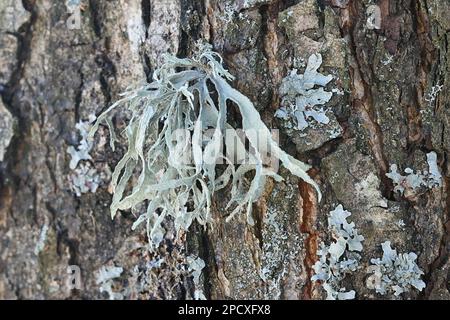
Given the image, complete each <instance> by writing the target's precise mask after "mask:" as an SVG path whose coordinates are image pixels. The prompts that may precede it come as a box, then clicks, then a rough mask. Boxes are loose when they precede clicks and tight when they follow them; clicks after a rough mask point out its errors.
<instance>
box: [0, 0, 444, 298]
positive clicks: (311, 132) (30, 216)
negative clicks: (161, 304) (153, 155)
mask: <svg viewBox="0 0 450 320" xmlns="http://www.w3.org/2000/svg"><path fill="white" fill-rule="evenodd" d="M373 4H376V5H377V6H378V8H379V9H380V16H379V19H378V17H376V19H375V20H374V21H369V22H368V18H369V16H370V14H368V11H367V8H368V7H369V6H370V5H373ZM377 19H378V20H377ZM373 23H374V24H375V25H373ZM0 27H1V29H0V93H1V100H0V298H2V299H80V298H81V299H104V298H125V299H192V298H194V295H195V291H201V292H202V293H203V294H204V295H205V296H206V298H208V299H219V298H232V299H322V298H324V297H325V295H324V292H323V290H322V287H321V286H320V284H319V283H312V282H311V280H310V278H311V276H312V275H313V270H312V266H313V264H314V263H315V261H317V255H316V251H317V248H318V245H319V243H320V242H321V241H328V240H329V239H330V235H329V234H328V232H327V217H328V214H329V212H330V211H331V210H333V209H334V208H335V207H336V205H338V204H342V205H343V207H344V208H345V209H347V210H349V211H351V212H352V221H354V222H355V224H356V227H357V228H358V230H359V231H360V233H361V234H362V235H364V237H365V241H364V251H363V254H362V262H361V264H362V266H363V268H361V269H360V270H358V271H356V272H355V273H354V274H352V275H350V276H348V277H346V279H345V287H346V288H347V289H350V288H352V289H354V290H355V291H356V292H357V298H358V299H380V298H386V297H385V296H381V295H379V294H376V293H375V292H374V291H373V290H369V289H368V288H367V286H366V279H367V276H368V274H367V273H366V271H365V270H366V267H367V266H368V265H369V263H370V259H371V258H375V257H380V256H381V254H382V252H381V248H380V244H381V243H382V242H384V241H386V240H390V241H391V242H392V243H393V246H394V247H395V248H396V249H397V250H398V251H399V252H410V251H414V252H416V253H417V255H418V265H419V266H420V268H421V269H422V270H423V271H424V272H425V274H424V276H423V280H424V281H425V283H426V288H425V290H423V291H422V292H418V291H414V290H413V291H410V292H408V293H406V294H403V295H402V296H401V297H400V298H403V299H449V298H450V292H449V277H450V273H449V272H450V261H449V249H450V246H449V240H450V238H449V236H450V233H449V231H450V222H449V211H448V210H449V209H448V205H449V204H450V191H449V185H450V175H449V169H450V167H449V163H448V154H449V153H448V152H449V151H450V135H449V130H450V112H449V110H450V107H449V102H450V93H449V92H450V90H448V88H449V87H450V76H449V75H450V73H449V70H450V51H449V47H448V35H449V32H450V3H449V2H448V1H447V0H417V1H414V0H378V1H369V0H362V1H356V0H317V1H316V0H247V1H243V0H227V1H218V0H139V1H138V0H129V1H126V0H114V1H106V0H98V1H94V0H74V1H56V2H55V1H50V0H23V1H22V2H20V1H14V0H6V1H2V3H1V4H0ZM199 39H202V40H204V41H207V42H209V43H211V44H212V45H213V47H214V50H215V51H217V52H218V53H220V54H221V55H222V56H223V58H224V64H225V65H226V67H227V68H228V70H229V71H230V72H231V73H232V74H233V75H234V76H236V79H235V80H234V82H233V86H234V87H235V88H237V89H238V90H240V91H241V92H242V93H244V94H245V95H246V96H248V97H249V98H250V100H252V102H253V103H254V104H255V106H256V107H257V109H258V111H259V112H260V113H261V116H262V119H263V120H264V122H265V123H266V125H267V126H268V127H269V128H278V129H280V133H281V134H280V144H281V146H282V147H283V148H284V149H285V150H287V152H289V153H290V154H291V155H293V156H295V157H296V158H298V159H300V160H302V161H305V162H307V163H310V164H311V165H312V166H313V169H311V170H310V174H311V175H312V176H313V177H314V179H315V181H317V182H318V183H319V185H320V188H321V190H322V193H323V199H322V201H321V202H318V199H317V194H316V193H315V191H314V190H313V189H312V187H311V186H309V185H308V184H306V183H304V182H303V181H301V180H299V179H297V178H296V177H294V176H292V175H290V174H289V173H288V172H287V171H285V170H281V175H282V176H283V177H284V178H285V181H284V182H281V183H276V182H274V181H269V182H268V183H267V185H266V189H265V192H264V196H263V197H262V198H261V199H260V200H259V201H258V202H257V203H255V204H254V212H255V214H254V215H255V220H256V224H255V225H254V226H249V225H248V224H247V223H246V217H245V215H238V216H236V217H235V218H234V219H233V220H232V221H230V222H225V216H226V215H227V214H229V212H228V210H227V209H225V205H226V203H227V199H228V197H229V192H227V191H226V192H223V193H220V194H216V195H215V198H214V223H213V228H206V229H204V228H203V227H200V226H198V225H194V226H192V227H191V230H190V231H189V232H187V233H186V234H182V235H176V234H175V232H174V230H173V229H174V228H173V225H172V223H171V222H170V221H168V222H167V223H166V224H165V228H166V229H167V235H166V237H165V240H164V242H163V244H162V245H161V247H160V248H159V250H158V251H157V252H154V253H151V252H149V251H148V248H147V247H146V244H147V239H146V237H145V230H142V229H138V230H136V231H132V230H131V225H132V224H133V222H134V220H135V218H136V214H137V212H121V213H120V214H119V215H118V216H117V217H116V218H115V219H114V220H111V218H110V214H109V204H110V202H111V190H110V188H109V187H108V186H109V182H110V181H109V179H110V174H109V173H110V171H111V170H112V169H113V168H114V167H115V165H116V164H117V162H118V160H119V159H120V157H121V155H122V154H123V152H124V150H125V148H126V146H125V145H124V144H122V145H119V146H118V150H116V151H115V152H113V151H112V150H111V149H110V147H109V145H108V144H105V143H102V141H103V140H104V139H106V138H107V137H108V136H109V133H108V131H107V130H106V128H102V129H101V132H100V134H99V136H100V138H99V137H97V139H96V142H95V146H94V149H93V150H92V152H91V156H92V160H83V161H82V163H89V165H91V166H92V168H93V169H94V170H95V171H96V172H97V173H98V175H99V177H100V178H101V182H100V187H99V188H98V189H97V190H96V192H87V193H82V194H81V196H77V195H76V194H75V192H74V188H73V185H72V184H73V179H72V178H71V175H72V174H73V170H72V169H71V168H70V167H69V163H70V160H71V158H70V155H69V154H68V152H67V148H68V147H69V146H75V147H76V146H77V145H78V143H79V140H80V137H79V135H78V131H77V129H76V127H75V125H76V124H77V123H78V122H80V121H86V120H87V119H88V118H89V116H90V115H91V114H96V115H98V114H99V113H100V112H101V111H102V110H104V109H105V108H106V107H107V106H109V105H110V104H111V103H113V102H114V101H115V100H116V99H117V98H118V97H119V94H120V93H121V92H123V91H124V90H125V89H126V88H127V87H128V86H130V85H133V84H136V83H138V82H140V81H147V80H148V81H151V79H152V73H153V71H154V70H155V69H156V68H157V67H158V66H159V65H160V64H161V61H162V54H163V53H165V52H170V53H173V54H177V55H178V56H181V57H183V56H189V55H190V54H191V53H192V52H193V50H194V47H195V42H196V41H197V40H199ZM317 52H319V53H321V54H322V56H323V64H322V67H321V72H322V73H324V74H332V75H333V76H334V80H333V81H332V84H331V86H332V87H333V88H335V89H337V90H338V91H339V92H342V94H334V95H333V98H332V100H331V101H330V102H329V103H328V104H327V108H328V109H329V110H330V124H329V125H325V126H322V127H314V128H309V129H307V131H306V136H303V135H300V134H299V132H297V131H293V130H291V129H289V128H287V127H286V126H285V125H284V124H283V122H282V121H280V120H279V119H277V118H275V117H274V113H275V111H276V110H277V109H278V108H279V106H280V102H281V97H280V93H279V87H280V84H281V81H282V79H283V78H284V77H285V76H286V75H287V74H288V73H289V72H290V70H292V69H293V68H299V69H301V68H302V67H304V64H303V62H304V61H307V59H308V57H309V56H310V55H311V54H313V53H317ZM440 86H442V87H440ZM439 88H441V90H440V91H439ZM230 117H237V116H236V114H234V113H233V111H232V110H230ZM126 119H127V115H126V114H125V113H119V114H118V115H117V116H116V117H115V119H114V124H115V126H116V127H117V129H118V130H120V129H121V128H123V125H124V121H126ZM236 119H237V118H236ZM336 128H337V129H339V130H338V131H339V134H337V135H331V134H330V130H332V129H333V130H334V129H336ZM102 139H103V140H102ZM432 151H434V152H436V153H437V155H438V166H439V170H440V172H441V173H442V176H443V181H442V184H441V186H439V187H434V188H429V189H426V190H421V191H420V192H417V193H415V194H413V195H409V194H406V193H405V194H404V195H403V196H402V195H400V194H399V193H398V192H394V187H395V186H394V184H393V183H392V180H390V179H389V178H388V177H386V173H388V172H389V171H390V166H391V165H392V164H396V165H397V166H398V167H399V171H400V170H402V171H403V170H404V169H406V168H412V169H414V170H415V171H416V170H426V169H427V168H428V167H427V158H426V154H427V153H429V152H432ZM228 191H229V190H228ZM399 220H403V222H404V223H405V226H400V225H399V223H398V221H399ZM187 256H196V257H197V256H198V257H200V258H201V259H202V260H204V261H205V264H206V266H205V268H204V269H203V270H202V273H201V276H200V282H199V283H196V282H195V281H194V279H193V277H192V272H191V271H190V270H189V268H188V267H187V263H186V257H187ZM74 265H76V266H78V267H79V268H80V271H81V284H80V287H78V288H77V289H71V287H70V285H69V286H68V283H67V281H68V280H67V279H68V278H70V277H71V275H70V274H68V266H74ZM114 266H115V267H116V268H122V269H121V272H120V275H119V276H117V277H113V278H111V279H107V280H105V281H103V282H102V281H101V280H99V277H100V273H99V272H100V271H101V270H102V269H103V270H104V268H105V267H110V268H111V267H114ZM105 287H107V288H106V289H105ZM388 297H389V298H393V299H394V298H396V297H394V296H388Z"/></svg>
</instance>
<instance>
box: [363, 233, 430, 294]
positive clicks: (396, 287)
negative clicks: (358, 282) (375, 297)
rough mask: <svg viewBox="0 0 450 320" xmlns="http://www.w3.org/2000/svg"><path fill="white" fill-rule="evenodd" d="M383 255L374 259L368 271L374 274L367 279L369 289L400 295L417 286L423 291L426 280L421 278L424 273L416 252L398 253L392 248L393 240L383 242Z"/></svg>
mask: <svg viewBox="0 0 450 320" xmlns="http://www.w3.org/2000/svg"><path fill="white" fill-rule="evenodd" d="M381 247H382V249H383V256H382V258H381V259H379V258H377V259H372V260H371V262H372V265H371V266H370V267H369V268H368V270H367V271H368V272H370V273H372V275H371V276H370V277H369V278H368V279H367V286H368V288H369V289H375V291H376V292H377V293H380V294H383V295H384V294H387V293H393V294H394V295H395V296H399V295H401V294H402V293H404V292H408V291H410V289H411V288H416V289H417V290H419V291H422V290H423V289H424V288H425V282H423V281H422V280H421V276H422V275H423V274H424V273H423V271H422V270H420V268H419V266H418V265H417V264H416V259H417V255H416V254H415V253H414V252H410V253H400V254H397V251H396V250H395V249H392V248H391V242H390V241H386V242H384V243H382V244H381Z"/></svg>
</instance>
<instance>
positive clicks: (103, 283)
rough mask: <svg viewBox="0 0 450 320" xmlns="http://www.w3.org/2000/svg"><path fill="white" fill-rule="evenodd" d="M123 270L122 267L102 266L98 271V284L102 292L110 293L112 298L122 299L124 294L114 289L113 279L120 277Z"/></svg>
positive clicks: (109, 295)
mask: <svg viewBox="0 0 450 320" xmlns="http://www.w3.org/2000/svg"><path fill="white" fill-rule="evenodd" d="M122 272H123V268H122V267H116V266H102V267H101V268H100V269H99V270H98V271H97V273H96V280H95V282H96V284H97V285H100V292H102V293H103V292H106V293H108V297H109V299H110V300H122V299H123V294H122V293H120V292H115V291H114V290H113V285H114V282H113V280H114V279H116V278H119V277H120V275H121V274H122Z"/></svg>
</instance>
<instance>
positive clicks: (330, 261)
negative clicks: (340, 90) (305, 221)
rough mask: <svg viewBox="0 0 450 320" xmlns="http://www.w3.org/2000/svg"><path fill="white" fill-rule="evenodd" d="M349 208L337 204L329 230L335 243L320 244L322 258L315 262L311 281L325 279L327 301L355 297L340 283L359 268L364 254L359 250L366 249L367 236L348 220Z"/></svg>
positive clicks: (323, 282)
mask: <svg viewBox="0 0 450 320" xmlns="http://www.w3.org/2000/svg"><path fill="white" fill-rule="evenodd" d="M350 215H351V213H350V212H349V211H346V210H344V209H343V207H342V205H338V206H337V207H336V209H334V210H333V211H331V212H330V216H329V218H328V230H329V231H330V233H331V235H332V237H333V239H334V242H333V243H331V244H330V245H328V246H327V245H325V244H324V243H321V244H320V248H319V249H318V251H317V255H318V256H319V260H318V261H317V262H316V263H315V264H314V266H313V269H314V272H315V275H314V276H312V278H311V280H312V281H318V280H320V281H322V286H323V288H324V289H325V291H326V292H327V300H336V299H337V300H348V299H354V298H355V294H356V293H355V291H354V290H350V291H346V289H345V288H341V285H340V282H341V281H342V280H343V279H344V277H345V276H346V275H347V274H349V273H351V272H353V271H356V270H357V268H358V266H359V261H360V259H361V256H360V254H359V253H358V252H361V251H362V249H363V246H362V241H363V240H364V237H363V236H361V235H359V234H358V230H357V229H355V224H354V223H353V222H351V223H348V222H347V218H348V217H349V216H350Z"/></svg>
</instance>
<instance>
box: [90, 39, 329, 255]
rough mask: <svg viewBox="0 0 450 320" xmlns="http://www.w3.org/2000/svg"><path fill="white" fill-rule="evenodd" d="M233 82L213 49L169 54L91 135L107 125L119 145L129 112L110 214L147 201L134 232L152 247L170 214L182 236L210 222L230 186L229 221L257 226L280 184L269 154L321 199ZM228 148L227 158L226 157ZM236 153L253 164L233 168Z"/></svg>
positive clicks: (300, 165)
mask: <svg viewBox="0 0 450 320" xmlns="http://www.w3.org/2000/svg"><path fill="white" fill-rule="evenodd" d="M232 79H233V76H232V75H231V74H230V73H229V72H228V71H227V70H225V69H224V68H223V66H222V58H221V57H220V55H218V54H217V53H215V52H213V51H212V50H211V46H210V45H203V44H199V45H198V51H197V52H196V53H195V54H194V56H193V57H192V58H184V59H180V58H176V57H174V56H171V55H166V56H165V62H164V63H163V65H162V66H161V67H160V68H159V69H157V70H156V71H155V72H154V77H153V80H154V81H153V82H152V83H150V84H144V85H142V86H140V87H139V88H137V89H130V90H129V91H127V92H125V93H124V94H123V98H122V99H120V100H119V101H117V102H116V103H114V104H113V105H112V106H111V107H110V108H109V109H108V110H107V111H105V112H104V113H103V114H101V115H100V116H99V117H98V119H97V122H96V123H95V124H94V126H93V128H92V131H91V134H90V135H91V137H92V136H93V135H94V133H95V131H96V130H97V129H98V127H99V124H100V123H101V122H102V121H104V120H106V123H107V125H108V126H109V129H110V135H111V146H112V147H114V141H115V136H114V128H113V126H112V122H111V119H110V117H111V111H112V110H114V109H115V108H116V107H118V106H125V107H127V108H128V109H129V110H130V111H131V112H132V117H131V120H130V121H129V123H128V126H127V128H126V130H125V133H126V137H127V139H128V151H127V152H126V154H125V155H124V156H123V158H122V159H121V160H120V161H119V163H118V164H117V166H116V168H115V170H114V173H113V175H112V186H113V188H114V196H113V200H112V204H111V216H112V217H114V216H115V214H116V212H117V210H128V209H131V208H134V207H136V206H137V205H138V204H140V203H142V202H144V201H147V202H148V206H147V212H146V213H144V214H142V215H141V216H140V217H139V218H138V220H137V221H136V222H135V223H134V225H133V228H136V227H137V226H138V225H139V224H141V223H143V222H146V224H147V233H148V238H149V241H150V243H151V244H152V245H153V247H155V246H158V245H159V243H160V242H161V240H162V238H163V236H164V234H165V230H164V228H163V226H162V222H163V221H164V219H166V218H167V217H169V216H171V217H173V218H174V219H175V224H176V226H177V231H179V230H187V229H188V228H189V226H190V225H191V223H192V222H193V221H195V220H196V221H197V222H198V223H199V224H200V225H206V224H207V223H208V222H210V221H211V213H210V211H211V197H212V195H213V194H214V193H215V192H216V191H218V190H220V189H222V188H224V187H225V186H227V185H228V184H229V183H230V181H231V200H230V201H229V203H228V207H230V206H232V205H233V206H235V207H234V210H233V211H232V212H231V214H230V215H229V216H228V218H227V221H229V220H230V219H231V218H232V217H233V216H234V215H235V214H237V213H238V212H240V211H241V210H242V209H243V208H245V207H246V212H247V221H248V222H249V223H250V224H253V218H252V215H251V210H252V203H253V202H255V201H256V200H257V199H258V198H259V196H260V195H261V193H262V191H263V188H264V185H265V179H266V178H267V177H268V176H270V177H273V178H274V179H275V180H277V181H280V180H281V179H282V178H281V177H280V176H279V175H278V174H277V173H276V172H275V170H274V169H273V168H272V167H270V166H267V165H266V164H265V163H264V162H263V158H264V157H265V156H267V155H268V154H270V157H271V158H272V159H273V158H276V159H279V160H281V162H282V164H283V165H284V166H285V167H286V168H287V169H288V170H289V171H290V172H291V173H292V174H294V175H296V176H298V177H300V178H301V179H303V180H304V181H306V182H308V183H310V184H312V185H313V186H314V187H315V188H316V190H317V191H318V193H319V199H320V191H319V188H318V186H317V184H316V183H315V182H314V181H313V180H312V179H311V178H310V177H309V176H308V174H307V173H306V171H307V170H308V169H309V166H308V165H306V164H304V163H302V162H300V161H298V160H296V159H295V158H293V157H291V156H289V155H288V154H286V153H285V152H284V151H283V150H281V149H280V147H279V146H278V144H277V143H276V142H275V141H274V140H273V139H272V136H271V133H270V131H269V129H268V128H267V127H266V125H265V124H264V123H263V122H262V120H261V117H260V115H259V113H258V112H257V110H256V109H255V107H254V106H253V104H252V102H251V101H250V100H249V99H248V98H247V97H246V96H244V95H243V94H241V93H240V92H239V91H237V90H235V89H233V88H232V87H231V86H230V85H229V84H228V82H227V80H232ZM322 83H323V82H322ZM230 104H234V105H235V106H236V107H237V109H238V110H239V111H240V114H241V116H242V131H243V133H244V134H245V138H246V139H247V140H248V142H249V145H250V147H249V148H246V147H245V142H244V141H241V139H240V137H239V135H238V133H237V131H236V129H235V128H233V127H232V126H231V125H230V124H229V123H228V122H227V109H228V106H229V105H230ZM225 138H226V139H225ZM230 140H232V141H234V145H233V146H230V145H227V141H230ZM224 144H225V145H226V149H227V152H224V151H223V146H224ZM233 147H234V149H237V150H238V151H239V152H242V153H243V154H244V155H245V157H244V159H248V161H245V162H243V163H240V164H239V166H235V159H234V158H233V156H234V155H233V154H231V155H230V154H229V153H228V151H229V150H231V149H233ZM220 162H222V163H225V164H224V165H223V167H224V168H223V169H224V171H222V174H221V175H220V176H218V175H217V172H216V166H217V164H218V163H220ZM250 171H254V175H253V178H252V179H251V180H250V183H249V187H248V188H246V178H245V174H246V173H247V172H250ZM134 174H139V178H138V180H137V183H135V185H134V186H133V189H132V191H131V192H130V193H128V194H125V189H126V187H127V185H128V183H129V182H130V181H131V179H132V177H133V175H134Z"/></svg>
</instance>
